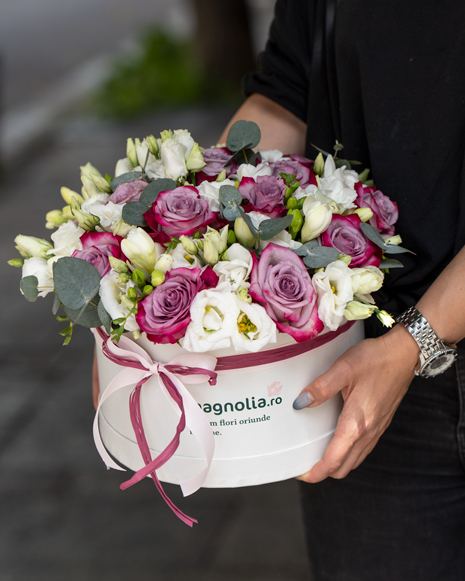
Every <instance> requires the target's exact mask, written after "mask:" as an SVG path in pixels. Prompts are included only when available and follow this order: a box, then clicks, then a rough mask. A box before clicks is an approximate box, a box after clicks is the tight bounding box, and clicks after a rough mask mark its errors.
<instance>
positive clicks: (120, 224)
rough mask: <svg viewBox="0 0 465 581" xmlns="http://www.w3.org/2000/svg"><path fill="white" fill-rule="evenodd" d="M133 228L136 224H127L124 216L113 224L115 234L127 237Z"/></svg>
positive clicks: (112, 229)
mask: <svg viewBox="0 0 465 581" xmlns="http://www.w3.org/2000/svg"><path fill="white" fill-rule="evenodd" d="M133 228H134V226H131V224H126V222H125V221H124V220H123V218H120V219H119V220H116V222H115V223H114V224H113V226H112V227H111V231H112V233H113V234H114V235H115V236H121V237H123V238H125V237H126V236H127V235H128V234H129V232H130V231H131V230H132V229H133Z"/></svg>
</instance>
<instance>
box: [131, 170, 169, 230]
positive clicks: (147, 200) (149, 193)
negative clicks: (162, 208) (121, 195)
mask: <svg viewBox="0 0 465 581" xmlns="http://www.w3.org/2000/svg"><path fill="white" fill-rule="evenodd" d="M175 188H176V184H175V182H174V181H173V180H170V179H167V178H162V179H159V180H155V181H153V182H151V183H150V184H149V185H148V186H147V187H146V188H145V189H144V191H143V192H142V194H141V196H140V202H141V204H144V205H145V206H151V205H152V204H153V202H155V201H156V199H157V198H158V194H159V193H160V192H167V191H170V190H174V189H175ZM125 221H126V220H125ZM128 223H129V222H128Z"/></svg>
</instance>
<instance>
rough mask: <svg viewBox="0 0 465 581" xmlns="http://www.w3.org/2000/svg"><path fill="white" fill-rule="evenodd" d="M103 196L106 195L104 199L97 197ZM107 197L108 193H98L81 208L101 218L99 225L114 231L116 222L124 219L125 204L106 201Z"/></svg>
mask: <svg viewBox="0 0 465 581" xmlns="http://www.w3.org/2000/svg"><path fill="white" fill-rule="evenodd" d="M102 196H105V199H104V200H102V199H96V198H101V197H102ZM107 198H108V196H107V195H106V194H100V195H99V194H97V195H96V196H94V197H93V198H91V199H90V200H86V201H85V202H84V203H83V204H82V206H81V209H82V211H83V212H85V213H87V214H92V215H93V216H97V217H98V218H100V222H99V226H102V227H103V228H105V230H111V231H113V228H114V227H115V225H116V223H117V222H118V221H119V220H121V219H122V216H123V206H124V205H125V204H114V203H113V202H108V203H105V202H106V199H107ZM94 200H95V201H94Z"/></svg>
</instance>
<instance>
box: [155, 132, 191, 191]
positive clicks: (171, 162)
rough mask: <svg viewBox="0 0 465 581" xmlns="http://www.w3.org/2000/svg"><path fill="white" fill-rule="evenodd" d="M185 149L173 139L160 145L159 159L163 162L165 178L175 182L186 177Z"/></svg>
mask: <svg viewBox="0 0 465 581" xmlns="http://www.w3.org/2000/svg"><path fill="white" fill-rule="evenodd" d="M186 151H187V148H186V146H185V145H183V144H182V143H179V142H178V141H176V140H175V139H167V140H166V141H164V142H163V143H162V144H161V147H160V157H161V160H162V162H163V166H164V171H165V177H167V178H171V179H172V180H174V181H176V180H177V179H179V178H180V177H185V176H186V175H187V167H186Z"/></svg>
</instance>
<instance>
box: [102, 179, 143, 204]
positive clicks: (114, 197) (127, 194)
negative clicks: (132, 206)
mask: <svg viewBox="0 0 465 581" xmlns="http://www.w3.org/2000/svg"><path fill="white" fill-rule="evenodd" d="M147 186H148V183H147V182H144V181H143V180H133V181H132V182H129V183H127V184H120V185H119V186H118V187H117V188H116V190H115V191H114V192H113V193H112V194H111V196H110V197H109V198H108V200H107V201H106V203H107V204H108V202H113V203H114V204H127V203H128V202H138V201H139V198H140V195H141V193H142V192H143V191H144V190H145V188H146V187H147Z"/></svg>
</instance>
